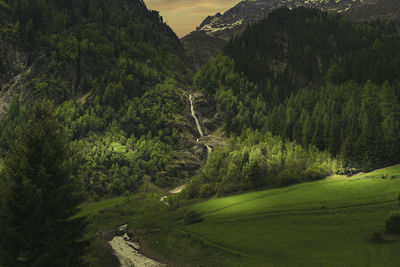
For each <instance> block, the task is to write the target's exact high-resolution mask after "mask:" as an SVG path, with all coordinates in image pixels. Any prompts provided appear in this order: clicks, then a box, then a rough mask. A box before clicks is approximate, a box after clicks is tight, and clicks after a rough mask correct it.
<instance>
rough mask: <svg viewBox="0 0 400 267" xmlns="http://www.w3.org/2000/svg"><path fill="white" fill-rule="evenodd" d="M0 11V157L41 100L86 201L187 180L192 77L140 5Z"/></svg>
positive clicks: (10, 6) (192, 157) (194, 148)
mask: <svg viewBox="0 0 400 267" xmlns="http://www.w3.org/2000/svg"><path fill="white" fill-rule="evenodd" d="M0 4H1V5H0V15H1V17H0V18H1V23H0V25H1V26H0V48H1V49H0V115H1V117H2V118H3V121H2V123H1V126H0V148H1V149H0V154H1V155H4V153H5V151H7V149H8V146H9V142H11V141H12V140H13V130H14V129H15V127H16V126H17V124H18V122H20V121H23V120H24V118H25V117H24V112H25V113H26V112H29V105H30V103H31V102H32V101H34V100H35V99H40V98H49V99H51V100H53V101H54V102H55V103H56V105H57V107H58V108H57V116H58V118H59V119H60V120H61V121H62V122H63V124H64V126H65V127H66V129H67V133H68V136H69V138H70V141H71V145H72V146H73V148H74V150H76V152H77V156H76V157H75V159H76V160H77V164H78V165H77V166H79V168H77V170H76V173H75V174H74V175H75V176H77V177H79V179H80V180H81V182H82V185H83V188H84V189H85V190H87V191H88V192H89V193H90V194H92V195H95V196H105V195H114V194H121V193H124V192H126V191H134V190H135V188H137V186H138V185H139V184H140V183H141V181H143V180H148V181H151V182H153V183H156V184H158V185H160V186H171V185H175V184H179V183H183V182H184V181H185V180H186V179H187V178H188V177H190V176H191V175H193V174H194V173H195V172H196V171H197V169H198V168H199V167H200V164H201V161H202V159H203V158H204V157H205V156H206V155H207V148H206V147H205V146H204V145H203V144H201V143H197V142H196V138H195V137H196V136H197V130H196V127H195V123H194V120H193V118H192V116H191V114H190V102H189V94H188V88H189V87H190V85H191V80H192V72H191V70H190V68H189V67H188V64H187V63H186V58H185V55H184V53H183V48H182V46H181V44H180V42H179V39H178V38H177V36H176V35H175V33H174V32H173V31H172V29H171V28H170V27H169V26H168V25H167V24H165V23H164V22H163V20H162V18H161V17H160V16H159V14H158V12H157V11H153V10H148V9H147V7H146V6H145V4H144V2H143V1H141V0H133V1H128V0H118V1H111V0H106V1H100V0H94V1H80V0H74V1H56V0H49V1H43V0H32V1H23V0H17V1H11V0H10V1H1V2H0ZM13 99H14V100H13ZM11 103H14V104H15V105H14V106H13V107H12V108H10V109H8V107H9V105H10V104H11ZM7 110H9V112H7ZM14 111H15V112H14ZM11 113H12V114H13V115H10V114H11ZM10 140H11V141H10Z"/></svg>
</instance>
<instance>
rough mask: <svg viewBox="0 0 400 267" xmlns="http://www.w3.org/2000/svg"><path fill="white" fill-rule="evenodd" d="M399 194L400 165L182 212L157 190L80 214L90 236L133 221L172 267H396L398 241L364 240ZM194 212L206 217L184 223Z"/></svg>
mask: <svg viewBox="0 0 400 267" xmlns="http://www.w3.org/2000/svg"><path fill="white" fill-rule="evenodd" d="M399 191H400V165H396V166H393V167H389V168H385V169H380V170H376V171H374V172H370V173H366V174H358V175H355V176H353V177H345V176H332V177H328V178H326V179H323V180H320V181H316V182H308V183H303V184H298V185H293V186H288V187H284V188H276V189H269V190H263V191H258V192H250V193H244V194H240V195H234V196H228V197H221V198H216V197H215V198H211V199H208V200H205V201H190V202H181V203H179V205H178V208H177V207H166V206H165V205H164V204H162V203H159V196H160V195H159V193H156V192H153V193H150V192H148V193H140V194H138V195H134V196H132V197H130V198H129V199H126V200H125V201H124V203H123V204H121V203H120V204H119V205H116V206H114V207H111V208H110V207H108V205H109V204H110V201H111V200H108V201H107V202H104V203H107V204H104V206H105V207H106V208H105V210H103V211H99V209H98V207H99V206H101V204H99V202H98V203H93V204H88V205H86V206H84V207H83V210H82V214H90V213H91V212H92V214H93V216H92V217H91V218H92V221H93V223H92V225H91V232H92V235H93V233H94V232H96V231H99V230H105V229H110V228H112V227H115V226H117V225H118V224H120V223H125V222H128V223H129V227H130V229H132V230H133V232H134V233H135V236H136V237H137V238H138V239H139V240H140V243H141V245H142V251H143V253H144V254H146V255H148V256H150V257H152V258H154V259H157V260H159V261H161V262H165V263H168V264H169V265H171V266H187V265H189V266H398V263H399V262H400V253H398V252H399V251H400V240H399V239H398V237H396V236H394V237H393V239H394V240H393V241H387V242H383V243H373V242H370V241H368V239H367V237H366V236H367V235H368V234H369V233H372V232H374V231H376V230H379V229H384V219H385V218H386V216H387V215H388V214H389V213H390V212H391V211H392V210H394V209H396V208H397V207H398V204H397V202H396V201H395V199H394V198H395V196H396V193H397V192H399ZM117 202H118V201H116V203H117ZM188 210H195V211H197V212H199V213H201V214H202V215H203V217H204V220H203V221H202V222H200V223H195V224H191V225H185V224H184V223H183V220H182V218H183V216H184V214H185V212H187V211H188Z"/></svg>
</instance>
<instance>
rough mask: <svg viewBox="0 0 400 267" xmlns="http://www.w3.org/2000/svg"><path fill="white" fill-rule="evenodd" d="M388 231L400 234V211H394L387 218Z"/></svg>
mask: <svg viewBox="0 0 400 267" xmlns="http://www.w3.org/2000/svg"><path fill="white" fill-rule="evenodd" d="M385 226H386V230H388V231H391V232H395V233H400V211H393V212H392V213H390V214H389V216H388V217H387V218H386V223H385Z"/></svg>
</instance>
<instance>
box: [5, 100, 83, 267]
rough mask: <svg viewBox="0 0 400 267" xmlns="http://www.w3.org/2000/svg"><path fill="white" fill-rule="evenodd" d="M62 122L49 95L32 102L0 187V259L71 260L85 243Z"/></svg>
mask: <svg viewBox="0 0 400 267" xmlns="http://www.w3.org/2000/svg"><path fill="white" fill-rule="evenodd" d="M72 157H73V155H71V154H70V152H69V150H68V142H67V139H66V138H65V135H64V128H63V127H62V125H61V124H60V123H59V122H58V121H57V119H56V117H55V115H54V107H53V106H52V104H50V102H49V101H43V102H39V103H37V104H35V106H34V107H33V109H32V113H31V115H29V117H28V122H26V123H23V124H22V125H21V126H19V127H18V130H17V131H16V140H15V141H14V142H13V143H12V145H11V148H10V151H9V152H8V153H7V155H6V157H5V159H4V166H3V168H2V170H1V180H0V184H1V186H0V188H2V189H3V192H2V196H1V202H2V205H1V211H0V214H1V216H0V217H1V219H0V226H1V227H0V229H1V230H0V240H1V242H0V253H1V254H0V259H1V261H0V263H1V264H3V265H4V266H51V265H61V266H73V265H77V264H80V261H81V258H80V255H82V254H83V253H84V248H85V246H86V242H85V241H82V240H80V241H78V239H82V236H83V234H84V232H85V225H86V222H85V220H84V218H75V219H71V217H72V216H74V215H75V214H76V213H77V211H78V210H77V206H78V205H79V204H80V202H81V201H82V196H81V195H80V190H79V189H78V187H77V183H76V180H74V179H73V176H72V175H71V171H72V169H73V168H74V166H73V164H72V162H71V158H72Z"/></svg>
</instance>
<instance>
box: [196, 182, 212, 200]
mask: <svg viewBox="0 0 400 267" xmlns="http://www.w3.org/2000/svg"><path fill="white" fill-rule="evenodd" d="M199 193H200V197H209V196H211V195H213V194H214V187H213V186H212V185H210V184H203V185H202V186H201V187H200V190H199Z"/></svg>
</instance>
